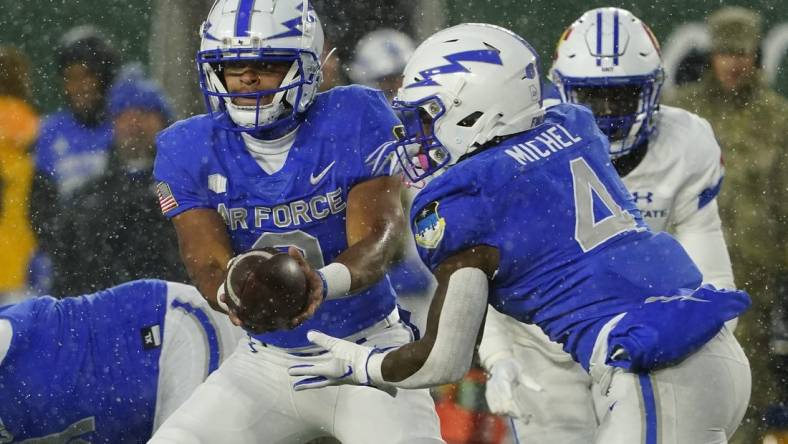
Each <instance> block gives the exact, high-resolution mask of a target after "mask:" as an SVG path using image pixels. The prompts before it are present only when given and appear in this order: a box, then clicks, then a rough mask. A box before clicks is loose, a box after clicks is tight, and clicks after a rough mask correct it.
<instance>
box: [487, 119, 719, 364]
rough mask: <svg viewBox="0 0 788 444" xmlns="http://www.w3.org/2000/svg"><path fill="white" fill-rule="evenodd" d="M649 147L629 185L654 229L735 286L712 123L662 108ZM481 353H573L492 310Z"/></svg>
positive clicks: (706, 271)
mask: <svg viewBox="0 0 788 444" xmlns="http://www.w3.org/2000/svg"><path fill="white" fill-rule="evenodd" d="M657 119H658V121H657V131H656V133H655V134H654V135H653V136H652V137H651V138H650V139H649V145H648V150H647V152H646V154H645V157H644V158H643V159H642V160H641V162H640V163H639V164H638V166H637V167H635V168H634V169H633V170H632V171H631V172H629V174H627V175H626V176H625V177H623V181H624V184H625V185H626V186H627V188H628V189H629V190H630V191H631V192H632V197H633V199H634V200H635V203H636V205H637V207H638V209H639V210H640V211H641V213H642V215H643V218H644V220H645V221H646V223H648V225H649V226H650V227H651V229H652V230H654V231H668V232H670V233H671V234H673V235H674V236H675V237H676V239H677V240H678V241H679V242H681V244H682V246H683V247H684V248H685V249H686V250H687V252H688V253H689V255H690V257H692V259H693V261H694V262H695V263H696V264H697V265H698V268H699V269H700V271H701V272H702V273H703V276H704V282H707V283H711V284H713V285H715V286H717V287H719V288H734V282H733V271H732V269H731V262H730V257H729V255H728V250H727V247H726V245H725V240H724V238H723V236H722V224H721V222H720V218H719V215H718V212H717V201H716V199H715V198H716V196H717V194H718V193H719V190H720V186H721V184H722V178H723V173H724V168H723V165H722V161H721V159H722V157H721V151H720V147H719V145H718V144H717V141H716V139H715V138H714V132H713V130H712V129H711V126H710V125H709V123H708V122H707V121H706V120H705V119H703V118H701V117H699V116H697V115H695V114H692V113H690V112H688V111H685V110H683V109H679V108H674V107H669V106H661V107H660V111H659V114H658V115H657ZM489 312H490V314H489V315H488V317H487V323H486V326H485V334H484V339H483V340H482V345H481V347H480V349H479V355H480V357H481V359H482V362H483V363H484V364H485V367H487V368H488V369H489V368H490V367H489V365H491V363H492V362H494V361H495V360H497V356H500V355H501V353H503V354H508V352H507V350H506V348H508V347H507V344H509V343H510V341H512V340H513V341H514V342H515V343H516V344H520V345H523V346H526V347H535V348H539V349H541V350H542V351H544V352H547V353H549V354H551V355H552V357H553V359H556V360H558V361H569V360H571V357H570V356H569V355H568V354H567V353H565V352H564V351H563V350H562V349H561V346H560V345H559V344H557V343H555V342H551V341H550V340H549V339H548V338H547V336H546V335H545V334H544V333H542V331H541V330H540V329H539V327H537V326H535V325H527V324H523V323H520V322H518V321H516V320H514V319H512V318H509V317H508V316H504V315H501V314H500V313H498V312H496V311H495V310H494V309H492V308H490V309H489Z"/></svg>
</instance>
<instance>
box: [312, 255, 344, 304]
mask: <svg viewBox="0 0 788 444" xmlns="http://www.w3.org/2000/svg"><path fill="white" fill-rule="evenodd" d="M317 274H318V275H319V276H320V279H322V280H323V299H339V298H343V297H345V296H348V293H349V292H350V280H351V278H350V269H348V268H347V267H346V266H345V264H342V263H340V262H332V263H330V264H328V265H326V266H325V267H323V268H321V269H319V270H317Z"/></svg>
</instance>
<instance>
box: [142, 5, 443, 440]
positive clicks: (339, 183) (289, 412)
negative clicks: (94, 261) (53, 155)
mask: <svg viewBox="0 0 788 444" xmlns="http://www.w3.org/2000/svg"><path fill="white" fill-rule="evenodd" d="M322 47H323V29H322V26H321V24H320V21H319V19H318V17H317V15H316V14H315V11H314V10H313V9H312V6H311V4H310V3H309V2H308V1H306V0H277V1H273V0H258V1H256V2H253V1H246V0H217V1H216V3H215V4H214V6H213V8H212V9H211V12H210V13H209V15H208V18H207V20H206V21H205V23H204V25H203V27H202V43H201V49H200V51H199V53H198V55H197V64H198V68H199V72H200V79H201V86H202V89H203V92H204V94H205V96H206V104H207V106H208V111H209V113H208V114H205V115H200V116H196V117H193V118H191V119H187V120H184V121H181V122H178V123H176V124H175V125H173V126H172V127H170V128H168V129H166V130H164V131H163V132H162V133H160V135H159V137H158V141H157V158H156V162H155V168H154V175H155V176H156V179H157V180H158V181H159V183H158V193H159V200H160V203H161V205H162V211H163V212H164V214H165V215H166V216H167V217H170V218H172V221H173V223H174V225H175V228H176V230H177V232H178V237H179V243H180V248H181V254H182V257H183V260H184V263H185V265H186V268H187V270H188V271H189V273H190V275H191V277H192V278H193V280H194V281H195V282H196V284H197V286H198V288H199V289H200V291H201V292H202V294H203V296H204V297H206V299H208V300H210V301H211V303H212V304H213V305H214V306H215V308H217V309H219V310H222V311H225V312H228V313H229V315H230V317H231V319H232V320H233V322H235V323H236V324H237V325H242V326H243V327H244V328H246V329H247V331H248V332H249V339H248V340H245V341H242V342H241V343H240V344H239V346H238V349H237V351H236V353H235V354H234V355H233V356H232V358H231V359H230V360H228V361H227V363H226V364H225V365H223V366H222V368H221V369H220V370H219V371H218V372H217V373H216V376H215V377H213V378H210V379H209V380H208V381H207V382H206V383H205V384H204V385H203V386H202V387H200V388H199V389H198V390H197V391H196V392H195V394H194V396H193V397H192V398H191V399H190V400H189V401H188V402H187V403H186V404H184V406H183V407H182V408H181V409H179V411H178V412H176V413H175V414H174V415H173V416H172V417H171V418H170V419H169V420H168V421H167V422H166V423H165V424H164V426H163V427H162V428H161V429H160V430H159V432H158V433H157V434H156V436H154V438H153V441H152V442H188V443H193V442H211V443H212V442H237V443H247V442H248V443H257V442H277V443H285V442H293V443H300V442H304V441H308V440H310V439H313V438H317V437H320V436H334V437H336V438H338V439H340V440H341V441H342V442H345V443H366V442H390V443H399V442H403V443H404V442H441V441H440V433H439V428H438V422H437V415H436V414H435V411H434V405H433V403H432V400H431V398H430V396H429V393H428V392H427V391H426V390H414V391H410V392H408V393H403V394H401V396H397V397H396V398H394V397H391V396H389V395H387V394H385V393H383V392H381V391H379V390H375V389H372V388H351V387H346V388H345V389H350V390H349V391H348V390H345V389H340V390H337V389H336V388H330V389H328V390H323V391H319V392H318V393H313V394H309V395H308V396H301V395H303V394H297V395H293V391H292V390H291V387H290V383H291V381H290V378H289V376H288V374H287V365H288V364H289V360H290V359H291V358H293V357H294V356H306V357H307V358H308V359H314V360H315V361H316V362H321V361H322V359H323V356H322V355H321V353H320V349H319V347H315V346H314V345H312V344H311V343H310V342H309V341H308V340H307V338H306V332H307V331H308V330H311V329H320V330H325V331H329V332H331V334H332V335H335V336H337V337H343V338H347V339H349V340H352V341H354V342H364V343H369V344H373V345H375V346H380V347H392V346H398V345H402V344H404V343H407V342H409V341H411V340H412V339H413V337H414V332H413V331H412V330H411V329H410V328H409V326H407V325H406V322H405V321H403V320H402V319H400V314H399V310H398V309H397V306H396V298H395V293H394V290H393V289H392V286H391V284H390V281H389V279H388V277H387V276H386V274H385V270H386V268H387V267H388V265H389V264H390V263H391V262H392V261H393V260H394V259H395V258H396V257H397V255H398V254H399V252H400V250H401V243H402V241H403V239H404V237H405V235H406V229H407V228H406V227H407V225H406V221H405V218H404V216H403V210H402V205H401V203H400V193H401V183H400V180H399V178H397V177H389V176H386V175H385V173H386V172H387V168H386V167H387V166H388V163H387V162H386V161H385V157H384V156H383V154H384V153H386V152H387V149H388V148H389V147H390V146H391V145H392V144H393V142H394V140H395V133H394V129H395V127H397V125H398V124H399V121H398V120H397V118H396V116H395V115H394V113H393V111H392V110H391V108H390V107H389V105H388V104H387V102H386V100H385V97H384V96H383V94H382V93H381V92H380V91H377V90H371V89H368V88H364V87H358V86H350V87H341V88H334V89H332V90H330V91H327V92H325V93H321V94H317V90H318V86H319V83H320V80H321V64H320V55H321V52H322ZM262 247H273V248H278V249H282V250H288V249H289V251H290V254H292V255H295V256H297V257H298V258H299V259H300V260H301V261H302V263H303V264H304V266H305V270H306V271H307V272H308V273H309V275H308V278H309V282H310V302H309V304H308V307H307V309H306V310H305V312H304V313H303V314H302V315H301V316H299V317H297V318H296V319H293V320H292V321H293V325H292V326H293V327H294V328H292V329H290V330H285V331H266V330H267V328H268V327H267V325H270V323H269V322H268V321H270V320H264V319H256V318H255V316H254V313H249V312H248V310H244V309H243V302H242V301H235V300H231V301H232V302H231V303H230V307H233V308H232V309H230V308H229V307H228V302H230V301H228V300H225V296H224V295H223V293H222V295H218V294H217V293H219V291H220V290H223V288H224V286H223V285H221V284H222V283H223V280H224V279H225V277H226V274H227V264H228V261H229V260H230V259H231V258H232V257H234V256H236V255H238V254H241V253H243V252H245V251H247V250H249V249H252V248H262ZM304 261H305V262H304ZM306 263H308V264H309V266H306ZM314 270H317V271H314ZM287 321H291V320H287ZM299 324H300V325H299ZM285 399H287V400H288V401H286V402H285V401H284V400H285ZM358 415H364V416H365V418H367V420H366V421H364V422H363V423H361V424H359V423H357V422H355V421H354V418H356V417H358Z"/></svg>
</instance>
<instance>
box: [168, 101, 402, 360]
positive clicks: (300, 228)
mask: <svg viewBox="0 0 788 444" xmlns="http://www.w3.org/2000/svg"><path fill="white" fill-rule="evenodd" d="M220 118H223V119H228V118H229V117H228V116H226V115H224V116H221V117H220ZM397 124H398V120H397V118H396V116H394V114H393V112H392V111H391V110H390V108H389V106H388V104H387V103H386V100H385V98H384V97H383V94H382V93H380V91H376V90H371V89H367V88H363V87H358V86H351V87H340V88H334V89H332V90H331V91H328V92H325V93H322V94H318V95H317V97H316V100H315V103H313V104H312V106H310V107H309V110H308V111H307V113H306V114H305V116H304V121H303V122H302V123H301V125H300V126H299V128H298V130H297V134H296V136H295V140H294V142H293V146H292V148H291V149H290V152H289V153H288V157H287V160H286V161H285V163H284V166H283V167H282V169H281V170H279V171H277V172H275V173H273V174H268V173H266V172H265V171H264V170H263V169H262V168H261V167H260V166H259V165H258V164H257V162H256V161H255V160H254V158H253V157H252V155H251V154H250V153H249V151H248V150H247V148H246V146H245V144H244V141H243V139H242V137H241V135H240V134H239V133H236V132H231V131H227V130H224V129H222V128H221V127H220V125H217V124H216V122H214V121H213V120H212V119H211V117H209V116H207V115H201V116H197V117H193V118H191V119H188V120H184V121H181V122H178V123H176V124H175V125H173V126H171V127H170V128H168V129H166V130H165V131H163V132H162V133H160V135H159V137H158V140H157V146H158V151H157V155H156V164H155V168H154V175H155V176H156V179H157V180H159V181H160V183H159V185H158V188H159V190H158V191H159V195H160V197H161V198H163V199H164V203H163V209H164V210H165V214H166V215H167V216H168V217H173V216H176V215H178V214H180V213H182V212H184V211H187V210H190V209H192V208H213V209H215V210H216V211H218V212H219V214H221V215H222V217H223V218H224V221H225V223H226V224H227V234H228V235H229V237H230V241H231V243H232V247H233V250H234V252H235V254H238V253H241V252H243V251H246V250H248V249H250V248H258V247H276V248H286V247H287V246H288V245H294V246H296V247H298V248H299V249H300V250H301V251H302V252H303V253H304V254H305V257H306V259H307V260H308V261H309V262H310V264H311V265H312V266H313V267H314V268H319V267H322V266H323V265H324V264H328V263H330V262H331V261H333V260H334V258H335V257H337V256H338V255H339V254H340V253H341V252H343V251H344V250H345V249H347V248H348V244H347V237H346V231H345V218H346V207H347V199H348V193H349V192H350V189H351V188H352V187H353V186H355V185H356V184H359V183H361V182H364V181H366V180H369V179H372V178H374V177H376V176H378V175H381V174H384V173H385V167H387V166H388V165H387V164H385V165H384V162H383V154H385V152H386V149H387V148H388V146H389V145H390V143H391V142H392V141H393V140H394V133H393V128H394V127H395V126H396V125H397ZM394 307H395V297H394V291H393V289H392V288H391V284H390V283H389V279H388V277H386V278H384V279H382V280H381V281H379V282H378V283H377V284H375V285H373V286H372V287H370V288H369V289H367V290H365V291H363V292H360V293H358V294H355V295H353V296H352V297H347V298H344V299H338V300H330V301H326V302H324V303H323V304H322V305H321V306H320V308H319V309H318V311H317V313H315V315H314V316H313V317H312V318H311V319H310V320H308V321H306V322H305V323H304V324H302V325H301V326H299V327H298V328H296V329H294V330H290V331H283V332H273V333H267V334H262V335H257V336H256V338H257V339H259V340H260V341H261V342H264V343H268V344H272V345H275V346H278V347H287V348H292V347H303V346H308V345H310V342H309V341H308V340H307V339H306V332H307V331H308V330H310V329H318V330H320V331H324V332H326V333H328V334H330V335H333V336H338V337H345V336H348V335H351V334H353V333H355V332H358V331H360V330H362V329H364V328H367V327H369V326H371V325H373V324H375V323H376V322H377V321H379V320H381V319H383V318H384V317H386V316H387V315H388V314H389V313H390V312H391V311H392V310H393V309H394Z"/></svg>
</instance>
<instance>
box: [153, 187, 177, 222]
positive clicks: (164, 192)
mask: <svg viewBox="0 0 788 444" xmlns="http://www.w3.org/2000/svg"><path fill="white" fill-rule="evenodd" d="M156 194H157V195H158V196H159V206H160V207H161V212H162V213H164V214H166V213H167V212H168V211H170V210H172V209H173V208H177V207H178V202H177V201H176V200H175V197H174V196H173V195H172V190H170V186H169V185H167V184H166V183H165V182H159V183H158V184H157V185H156Z"/></svg>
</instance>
